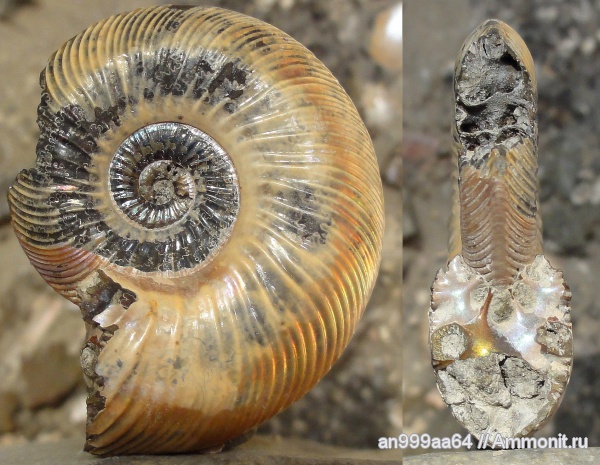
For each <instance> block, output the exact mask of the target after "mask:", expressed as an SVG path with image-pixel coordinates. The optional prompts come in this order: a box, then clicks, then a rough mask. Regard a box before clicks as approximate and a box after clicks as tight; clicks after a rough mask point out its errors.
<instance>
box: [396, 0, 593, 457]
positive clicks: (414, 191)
mask: <svg viewBox="0 0 600 465" xmlns="http://www.w3.org/2000/svg"><path fill="white" fill-rule="evenodd" d="M404 15H405V18H407V21H406V22H405V31H404V36H405V41H404V58H405V61H404V80H405V84H404V91H405V93H404V99H405V106H404V110H405V111H404V130H405V138H404V141H405V146H404V170H405V173H406V174H407V175H406V176H405V181H406V182H405V187H404V188H405V203H404V209H405V213H406V215H408V218H407V220H406V221H405V225H407V224H409V225H411V228H410V229H407V228H406V227H405V249H404V251H405V255H404V262H403V266H404V270H405V275H404V294H403V310H404V323H405V324H404V334H405V338H404V341H405V345H404V360H405V364H404V369H405V372H404V378H405V379H404V382H405V403H404V426H405V432H407V433H425V432H426V433H428V434H430V435H431V436H449V435H452V434H453V433H456V432H459V433H461V434H464V430H462V429H461V428H460V426H459V425H458V423H456V422H455V421H453V418H452V417H451V415H450V412H449V410H448V409H447V408H446V407H445V405H444V404H443V403H442V401H441V399H440V396H439V394H438V392H437V389H436V387H435V381H434V376H433V373H432V370H431V368H430V366H429V350H428V346H427V309H428V305H429V286H430V285H431V281H432V280H433V277H434V275H435V272H436V271H437V269H439V268H440V267H441V266H443V265H444V263H445V260H446V253H447V251H446V244H447V240H448V238H447V229H446V225H447V223H448V217H449V205H450V203H449V194H450V192H451V179H450V175H451V158H450V151H449V147H450V143H451V136H450V127H451V126H450V125H451V121H452V117H453V113H452V111H453V101H452V72H453V67H454V59H455V57H456V55H457V54H458V51H459V49H460V46H461V44H462V42H463V41H464V40H465V38H466V37H467V35H468V34H469V33H470V31H472V30H473V29H474V28H475V27H476V26H477V25H478V24H479V23H480V22H482V21H483V20H484V19H487V18H498V19H501V20H503V21H505V22H507V23H508V24H509V25H511V26H512V27H513V28H515V29H516V30H517V31H518V32H519V33H520V34H521V35H522V37H523V39H524V40H525V42H526V43H527V45H528V46H529V48H530V51H531V54H532V55H533V58H534V61H535V64H536V73H537V80H538V86H539V88H538V93H539V134H540V157H539V176H540V180H541V199H542V205H541V211H542V217H543V222H544V239H545V251H546V255H547V256H548V257H549V259H550V260H551V262H552V263H553V264H554V265H555V266H556V267H558V268H559V269H562V270H563V271H564V275H565V278H566V280H567V282H568V283H569V285H570V286H571V290H572V292H573V300H572V316H573V327H574V338H575V349H574V350H575V362H574V367H573V373H572V377H571V382H570V385H569V388H568V390H567V394H566V396H565V399H564V401H563V404H562V406H561V408H560V409H559V411H558V414H557V415H556V416H555V418H554V421H552V422H551V423H550V424H549V425H548V426H547V427H546V428H544V429H543V430H542V431H540V432H538V434H537V435H538V436H543V437H548V436H552V435H556V434H558V433H564V434H566V435H567V436H582V437H588V438H589V443H590V446H592V445H595V446H597V445H599V444H600V421H599V420H598V419H599V418H600V416H599V412H600V402H599V400H600V397H599V395H598V393H599V392H600V390H599V388H600V385H599V383H600V381H599V380H600V376H599V374H600V373H599V368H598V364H597V363H596V360H597V358H598V354H599V352H600V339H598V337H597V334H598V331H599V329H600V306H599V305H598V303H597V302H596V300H597V299H596V296H595V292H596V289H597V277H598V270H600V243H599V235H600V229H599V225H600V223H599V219H600V148H599V147H600V144H599V142H600V140H599V138H600V133H599V132H598V128H599V127H600V121H599V118H600V74H599V73H598V71H599V68H600V2H598V1H591V0H576V1H559V0H551V1H541V0H539V1H536V0H514V1H512V0H510V1H505V2H495V1H492V0H489V1H469V0H453V1H451V2H437V1H435V0H418V1H417V0H408V1H407V2H405V13H404ZM409 18H410V20H408V19H409Z"/></svg>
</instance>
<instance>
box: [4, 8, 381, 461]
mask: <svg viewBox="0 0 600 465" xmlns="http://www.w3.org/2000/svg"><path fill="white" fill-rule="evenodd" d="M41 85H42V102H41V104H40V107H39V111H38V114H39V118H38V124H39V125H40V128H41V137H40V142H39V144H38V152H37V153H38V158H37V163H36V167H35V168H34V169H31V170H26V171H23V172H22V173H21V174H20V175H19V176H18V178H17V180H16V182H15V184H14V185H13V187H12V188H11V189H10V192H9V201H10V205H11V213H12V224H13V227H14V229H15V231H16V233H17V236H18V238H19V240H20V242H21V244H22V246H23V248H24V250H25V252H26V253H27V255H28V256H29V259H30V260H31V263H32V264H33V265H34V266H35V267H36V268H37V269H38V271H39V272H40V274H41V275H42V276H43V277H44V278H45V279H46V280H47V281H48V283H49V284H50V285H51V286H53V287H54V288H55V289H56V290H57V291H58V292H60V293H61V294H63V295H64V296H65V297H67V298H68V299H70V300H72V301H73V302H75V303H77V304H78V305H79V306H80V307H81V309H82V313H83V317H84V320H85V321H86V323H87V327H88V335H87V342H86V345H85V347H84V349H83V351H82V367H83V370H84V374H85V378H86V381H87V383H88V387H89V393H90V394H89V398H88V424H87V443H86V449H87V450H89V451H91V452H92V453H95V454H100V455H111V454H133V453H168V452H185V451H194V450H201V449H207V448H214V447H218V446H220V445H222V444H224V443H226V442H228V441H231V440H232V439H233V438H235V437H238V436H240V435H242V434H243V433H244V432H246V431H248V430H250V429H252V428H253V427H255V426H256V425H258V424H260V423H262V422H263V421H265V420H267V419H268V418H270V417H271V416H273V415H275V414H276V413H277V412H279V411H280V410H281V409H283V408H285V407H286V406H288V405H289V404H290V403H292V402H293V401H295V400H296V399H298V398H299V397H301V396H302V395H303V394H304V393H305V392H306V391H307V390H309V389H310V388H311V387H312V386H313V385H314V384H315V383H316V382H317V381H318V380H319V379H320V378H321V377H322V376H323V375H324V374H325V373H326V372H327V371H328V370H329V368H330V367H331V365H332V364H333V363H334V362H335V360H336V359H337V358H338V357H339V356H340V354H341V352H342V350H343V349H344V347H345V346H346V345H347V343H348V342H349V340H350V337H351V336H352V334H353V332H354V329H355V327H356V323H357V321H358V319H359V317H360V316H361V314H362V312H363V310H364V307H365V305H366V302H367V300H368V298H369V295H370V293H371V290H372V288H373V284H374V280H375V277H376V274H377V267H378V264H379V260H380V250H381V237H382V231H383V212H382V211H383V210H382V191H381V183H380V178H379V173H378V169H377V163H376V159H375V156H374V153H373V147H372V144H371V142H370V139H369V136H368V134H367V131H366V129H365V127H364V125H363V124H362V122H361V120H360V118H359V116H358V114H357V112H356V110H355V108H354V106H353V105H352V103H351V101H350V99H349V98H348V96H347V95H346V94H345V93H344V91H343V90H342V88H341V87H340V85H339V84H338V83H337V81H336V80H335V78H333V76H332V75H331V74H330V72H329V71H328V70H327V69H326V68H325V67H324V66H323V65H322V64H321V63H320V62H319V61H318V60H317V59H316V58H315V57H314V56H313V55H312V54H311V53H310V52H309V51H308V50H306V49H305V48H304V47H302V46H301V45H300V44H298V43H297V42H295V41H294V40H293V39H291V38H290V37H289V36H287V35H286V34H284V33H282V32H281V31H279V30H277V29H275V28H274V27H272V26H269V25H267V24H265V23H262V22H260V21H257V20H255V19H253V18H249V17H247V16H244V15H241V14H237V13H234V12H230V11H227V10H222V9H218V8H188V7H170V6H167V7H153V8H146V9H140V10H135V11H132V12H130V13H124V14H121V15H117V16H114V17H111V18H108V19H106V20H104V21H101V22H99V23H97V24H95V25H93V26H91V27H89V28H88V29H87V30H85V31H84V32H82V33H81V34H79V35H77V36H76V37H74V38H73V39H71V40H69V41H68V42H67V43H66V44H65V45H63V46H62V47H61V48H60V50H58V51H57V52H56V53H55V54H54V55H53V56H52V57H51V58H50V61H49V63H48V66H47V68H46V69H45V71H44V72H43V73H42V76H41ZM197 134H200V136H198V137H197Z"/></svg>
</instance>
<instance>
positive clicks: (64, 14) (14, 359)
mask: <svg viewBox="0 0 600 465" xmlns="http://www.w3.org/2000/svg"><path fill="white" fill-rule="evenodd" d="M21 3H22V2H17V1H8V0H7V1H3V2H0V16H1V15H3V14H4V18H3V19H2V20H1V21H0V81H1V82H2V86H0V167H1V169H0V274H1V276H0V295H1V296H2V298H1V299H0V380H2V381H1V382H0V446H1V445H7V444H14V443H18V442H23V441H27V440H36V441H50V440H54V439H59V438H61V437H68V436H72V435H76V434H78V433H79V434H81V431H82V430H83V423H84V421H85V402H84V398H85V393H84V387H83V382H82V379H81V375H80V369H79V365H78V358H79V350H80V344H81V341H82V340H83V333H84V328H83V323H82V322H81V320H80V317H79V310H78V309H77V308H75V307H74V306H73V305H71V304H69V303H67V302H66V301H65V300H64V299H62V298H61V297H60V296H58V295H57V294H55V293H54V292H53V291H52V290H51V289H50V288H49V287H48V286H46V285H45V283H44V282H43V281H42V280H41V278H39V276H37V274H36V273H35V272H34V270H33V268H32V267H31V266H30V265H29V263H28V262H27V259H26V258H25V255H24V254H23V253H22V252H21V250H20V248H19V247H18V244H17V242H16V239H15V238H14V235H13V234H12V231H11V228H10V226H9V224H8V209H7V203H6V190H7V188H8V186H9V185H10V184H11V183H12V182H13V180H14V178H15V175H16V174H17V173H18V171H19V170H20V169H22V168H25V167H30V166H32V165H33V163H34V160H35V144H36V141H37V134H38V129H37V125H36V122H35V116H36V106H37V104H38V102H39V86H38V77H39V72H40V71H41V69H42V68H43V67H44V66H45V63H46V60H47V58H48V56H49V55H50V54H51V53H52V52H53V51H54V50H56V49H57V48H58V47H59V46H60V45H61V44H62V43H63V42H64V41H65V40H67V39H68V38H70V37H72V36H73V35H75V34H76V33H78V32H80V31H81V30H83V29H85V28H86V27H87V26H88V25H90V24H92V23H93V22H94V21H97V20H99V19H102V18H104V17H106V16H109V15H111V14H114V13H117V12H121V11H125V10H129V9H133V8H136V7H139V6H145V5H146V4H148V2H147V1H144V0H129V1H116V0H107V1H103V2H96V1H92V0H85V1H80V2H77V7H76V8H74V7H73V6H72V3H71V2H64V1H61V0H37V1H32V2H24V4H21ZM156 3H161V2H156ZM164 3H167V2H164ZM168 3H170V2H168ZM179 3H189V4H212V5H217V6H222V7H226V8H232V9H236V10H238V11H241V12H244V13H247V14H251V15H253V16H256V17H258V18H260V19H263V20H265V21H268V22H270V23H272V24H274V25H275V26H277V27H279V28H280V29H282V30H284V31H286V32H287V33H289V34H290V35H292V36H293V37H295V38H296V39H297V40H299V41H300V42H302V43H303V44H304V45H306V46H307V47H308V48H309V49H310V50H312V51H313V52H314V53H315V54H316V55H317V56H318V57H319V58H320V59H321V60H322V61H323V62H324V63H325V64H326V65H327V66H328V67H329V68H330V69H331V70H332V72H333V73H334V75H336V77H337V78H338V79H339V80H340V82H341V83H342V85H343V86H344V87H345V88H346V89H347V91H348V92H349V94H350V96H351V97H352V98H353V100H354V102H355V104H356V106H357V107H358V109H359V111H360V113H361V114H362V116H363V119H364V120H365V122H366V124H367V126H368V129H369V131H370V133H371V135H372V137H373V141H374V144H375V147H376V151H377V156H378V159H379V161H380V166H381V169H382V171H383V172H384V173H386V175H385V180H386V185H385V196H386V204H387V207H386V222H387V232H386V236H385V245H384V258H383V263H382V267H381V271H380V276H379V280H378V283H377V286H376V289H375V291H374V294H373V298H372V301H371V302H370V305H369V308H368V309H367V311H366V313H365V317H364V319H363V320H362V322H361V324H360V326H359V328H358V332H357V334H356V336H355V338H354V340H353V342H352V344H351V346H350V347H349V349H348V350H347V352H346V353H345V354H344V356H343V357H342V359H341V360H340V361H339V362H338V364H337V365H336V366H335V367H334V369H333V370H332V372H331V373H330V374H329V375H328V376H327V377H326V378H325V379H324V380H323V381H322V382H321V383H320V384H319V385H318V386H317V387H316V388H315V389H314V390H313V391H311V392H310V393H309V394H308V395H307V396H306V397H305V398H304V399H302V400H301V401H299V402H298V403H296V404H295V405H293V406H292V407H291V408H290V409H289V410H288V411H287V412H284V413H283V414H281V415H279V416H278V417H276V418H274V419H272V420H271V421H269V422H267V423H266V424H265V425H264V426H263V427H262V428H261V430H262V432H265V433H275V434H281V435H284V436H295V437H301V438H309V439H314V440H317V441H321V442H326V443H330V444H336V445H345V446H352V447H359V448H374V447H376V444H377V438H378V437H379V436H381V435H397V434H398V433H399V432H400V429H401V419H402V415H401V411H402V410H401V351H402V338H401V326H400V324H401V317H400V291H401V289H400V282H401V271H402V267H401V253H402V230H401V226H400V223H401V205H402V201H401V191H400V176H401V173H400V170H399V168H400V164H399V161H400V141H401V111H402V105H401V85H402V84H401V79H400V76H401V66H400V64H401V55H400V52H399V51H396V50H395V49H394V48H393V47H391V46H389V45H385V44H383V45H382V43H381V39H380V36H381V34H382V32H383V31H384V29H385V18H386V10H388V9H389V8H391V7H392V6H394V5H395V4H396V3H397V2H396V1H393V0H354V1H346V0H332V1H329V0H328V1H308V0H256V1H241V0H240V1H234V0H224V1H217V0H213V1H210V2H209V1H198V2H179Z"/></svg>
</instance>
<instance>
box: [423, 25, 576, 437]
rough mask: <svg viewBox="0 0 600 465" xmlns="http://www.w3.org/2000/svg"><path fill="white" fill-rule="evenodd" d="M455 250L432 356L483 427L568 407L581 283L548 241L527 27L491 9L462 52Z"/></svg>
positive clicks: (433, 317)
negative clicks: (554, 262) (522, 32)
mask: <svg viewBox="0 0 600 465" xmlns="http://www.w3.org/2000/svg"><path fill="white" fill-rule="evenodd" d="M454 88H455V97H456V117H455V126H454V139H455V153H456V157H457V158H456V164H457V174H458V175H457V181H458V182H457V183H456V184H455V192H454V206H453V217H452V231H451V237H450V243H449V257H448V259H449V262H448V266H447V268H446V269H441V270H439V271H438V273H437V276H436V278H435V280H434V282H433V286H432V297H431V309H430V312H429V324H430V346H431V354H432V364H433V368H434V371H435V375H436V379H437V385H438V388H439V390H440V393H441V395H442V397H443V399H444V401H445V402H446V404H448V405H449V406H450V408H451V410H452V413H453V415H454V416H455V418H456V419H457V420H458V421H459V422H460V423H461V424H462V425H463V426H465V427H466V428H467V429H468V430H469V431H470V432H471V433H472V434H474V435H475V436H477V437H480V436H481V435H482V434H484V433H490V434H491V435H492V437H493V435H494V434H496V433H499V434H501V435H502V436H503V437H518V436H525V435H528V434H531V433H533V432H535V431H536V430H537V429H539V428H541V427H542V426H543V425H544V424H545V423H546V422H547V421H548V420H549V419H550V418H551V417H552V415H553V413H554V412H555V411H556V409H557V408H558V405H559V404H560V401H561V399H562V396H563V394H564V392H565V389H566V386H567V383H568V381H569V377H570V373H571V366H572V357H573V352H572V339H573V335H572V329H571V318H570V298H571V293H570V291H569V288H568V286H567V284H566V283H565V282H564V280H563V277H562V273H561V272H560V271H558V270H555V269H554V268H552V266H551V265H550V264H549V262H548V260H547V259H546V258H545V257H544V255H543V253H542V237H541V219H540V215H539V213H538V183H537V179H536V172H537V115H536V112H537V95H536V92H537V90H536V82H535V74H534V68H533V60H532V58H531V55H530V54H529V51H528V50H527V47H526V46H525V44H524V43H523V41H522V39H521V38H520V37H519V36H518V34H517V33H516V32H515V31H514V30H512V29H511V28H510V27H509V26H507V25H506V24H504V23H502V22H500V21H497V20H489V21H486V22H484V23H483V24H482V25H480V26H479V27H478V28H477V29H476V30H475V31H474V32H473V33H472V34H471V36H469V38H468V39H467V40H466V41H465V43H464V45H463V47H462V50H461V53H460V54H459V57H458V59H457V62H456V67H455V77H454Z"/></svg>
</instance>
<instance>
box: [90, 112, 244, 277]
mask: <svg viewBox="0 0 600 465" xmlns="http://www.w3.org/2000/svg"><path fill="white" fill-rule="evenodd" d="M109 183H110V192H111V196H112V200H113V202H114V205H115V207H116V210H117V212H118V213H119V214H120V215H121V216H122V219H123V220H124V221H126V222H127V223H128V224H129V225H130V227H131V230H132V234H131V235H129V234H127V235H126V237H119V238H118V239H116V240H114V241H110V247H105V248H100V249H99V250H98V253H100V254H101V255H104V256H107V257H109V256H110V258H111V261H112V262H113V263H115V264H116V265H121V266H133V267H134V268H136V269H138V270H140V271H146V272H150V271H157V270H170V271H179V270H182V269H185V268H193V267H195V266H197V265H198V264H200V263H202V262H203V261H205V260H206V259H207V258H209V257H210V256H211V255H212V254H213V253H214V252H216V251H217V250H218V249H219V248H220V246H221V245H222V243H223V242H224V241H225V240H227V238H228V237H229V235H230V232H231V228H232V226H233V223H234V222H235V219H236V217H237V214H238V210H239V187H238V182H237V176H236V172H235V168H234V166H233V163H232V162H231V159H230V157H229V156H228V155H227V153H226V152H225V151H224V150H223V148H222V147H221V146H220V145H219V144H218V143H217V142H216V141H215V140H214V139H212V138H211V137H210V136H209V135H208V134H206V133H204V132H202V131H201V130H199V129H197V128H195V127H192V126H189V125H187V124H181V123H175V122H164V123H155V124H150V125H148V126H145V127H143V128H141V129H139V130H137V131H135V132H134V133H133V134H131V135H130V136H129V137H127V138H126V139H125V140H124V141H123V143H122V144H121V145H120V146H119V148H118V149H117V150H116V152H115V154H114V156H113V158H112V161H111V163H110V167H109ZM135 230H137V231H135ZM140 230H142V231H140ZM144 230H146V231H147V232H148V233H149V234H148V236H150V237H151V235H152V234H151V233H152V232H153V231H156V232H159V231H160V232H161V233H162V234H160V236H164V233H165V232H166V233H167V239H166V240H164V239H163V240H161V241H144V242H141V241H140V240H139V239H135V237H139V236H140V232H143V231H144ZM134 231H135V232H134ZM127 236H130V237H127ZM107 245H108V244H107ZM168 257H170V259H168V260H167V262H168V263H164V261H165V258H168Z"/></svg>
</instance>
